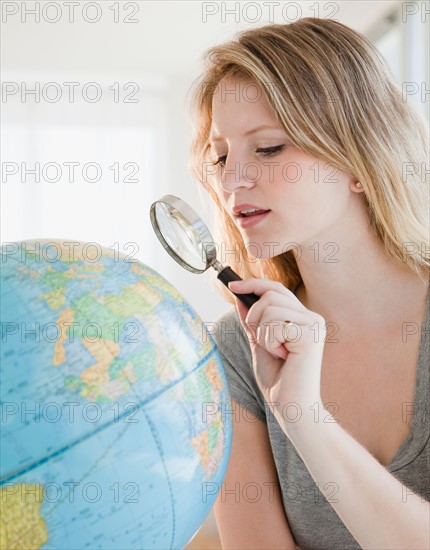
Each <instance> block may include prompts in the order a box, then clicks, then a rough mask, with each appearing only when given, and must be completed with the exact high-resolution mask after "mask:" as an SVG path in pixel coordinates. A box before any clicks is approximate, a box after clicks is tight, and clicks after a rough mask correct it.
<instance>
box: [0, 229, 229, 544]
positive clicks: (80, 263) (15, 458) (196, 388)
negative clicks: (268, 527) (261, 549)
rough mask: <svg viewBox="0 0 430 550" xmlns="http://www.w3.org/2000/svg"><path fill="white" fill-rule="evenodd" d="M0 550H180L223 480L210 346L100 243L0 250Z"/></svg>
mask: <svg viewBox="0 0 430 550" xmlns="http://www.w3.org/2000/svg"><path fill="white" fill-rule="evenodd" d="M1 327H2V335H1V337H2V345H1V395H0V398H1V428H2V430H1V451H0V452H1V454H0V464H1V471H0V475H1V478H0V496H1V498H0V503H1V515H0V517H1V519H0V541H1V542H0V545H1V549H6V548H7V549H8V550H11V549H17V550H18V549H19V550H22V549H24V548H25V549H26V550H29V549H38V548H41V549H55V550H57V549H74V550H77V549H79V550H80V549H85V548H94V549H95V548H100V549H107V548H115V549H130V550H131V549H148V550H150V549H157V550H160V549H163V550H165V549H181V548H183V547H184V546H186V545H187V543H188V542H189V541H190V540H191V539H192V537H193V536H194V535H195V533H196V532H197V530H198V529H199V527H200V526H201V524H202V523H203V521H204V519H205V518H206V516H207V515H208V513H209V511H210V509H211V507H212V505H213V503H214V501H215V499H216V496H217V494H218V491H219V490H220V489H221V484H222V481H223V479H224V475H225V472H226V467H227V463H228V460H229V455H230V449H231V439H232V423H231V416H230V415H229V414H228V410H229V406H230V394H229V390H228V385H227V380H226V376H225V373H224V370H223V364H222V359H221V357H220V355H219V351H218V349H217V347H216V344H215V342H214V340H213V338H212V337H211V336H210V334H208V332H207V330H206V326H205V325H204V323H203V322H202V321H201V320H200V318H199V316H198V315H197V314H196V312H195V311H194V310H193V309H192V308H191V307H190V306H189V305H188V304H187V303H186V301H185V300H184V298H183V297H182V296H181V295H180V293H179V292H178V291H177V290H176V289H175V288H174V287H173V286H172V285H171V284H170V283H168V282H167V281H166V280H165V279H164V278H163V277H161V276H160V275H159V274H158V273H157V272H156V271H154V270H153V269H151V268H150V267H148V266H146V265H145V264H143V263H141V262H137V261H133V260H127V258H126V257H125V256H124V255H122V254H118V253H117V252H115V251H113V250H110V249H106V248H102V247H100V246H99V245H97V244H96V243H82V242H77V241H71V240H70V241H66V240H62V241H60V240H52V241H22V242H18V243H5V244H4V245H3V246H2V251H1Z"/></svg>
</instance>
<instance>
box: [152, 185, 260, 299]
mask: <svg viewBox="0 0 430 550" xmlns="http://www.w3.org/2000/svg"><path fill="white" fill-rule="evenodd" d="M150 217H151V223H152V227H153V229H154V231H155V234H156V235H157V237H158V240H159V241H160V242H161V244H162V245H163V247H164V248H165V249H166V251H167V252H168V253H169V254H170V256H171V257H172V258H173V259H174V260H176V261H177V262H178V264H179V265H181V266H182V267H184V268H185V269H187V270H188V271H191V272H192V273H204V272H205V271H206V270H207V269H208V268H209V267H213V268H214V269H215V270H216V271H217V272H218V275H217V279H219V280H220V281H221V282H222V283H224V285H225V286H226V287H227V288H228V286H227V285H228V283H229V282H230V281H241V280H242V279H241V277H239V275H238V274H237V273H235V272H234V271H233V270H232V269H231V267H230V266H223V265H222V264H221V263H220V262H219V261H218V260H217V259H216V249H215V243H214V240H213V238H212V235H211V234H210V232H209V229H208V228H207V226H206V225H205V224H204V223H203V221H202V220H201V219H200V217H199V216H198V215H197V214H196V213H195V212H194V210H193V209H192V208H191V207H190V206H189V205H188V204H187V203H186V202H185V201H183V200H182V199H180V198H178V197H175V196H174V195H164V196H163V197H161V198H160V199H159V200H158V201H155V202H153V203H152V204H151V208H150ZM229 290H230V289H229ZM230 292H232V294H234V295H235V296H237V297H238V298H239V300H240V301H241V302H243V303H244V304H245V305H246V306H247V307H248V308H250V307H251V306H252V304H254V303H255V302H257V301H258V300H259V299H260V296H257V294H253V293H251V294H236V293H235V292H233V291H231V290H230Z"/></svg>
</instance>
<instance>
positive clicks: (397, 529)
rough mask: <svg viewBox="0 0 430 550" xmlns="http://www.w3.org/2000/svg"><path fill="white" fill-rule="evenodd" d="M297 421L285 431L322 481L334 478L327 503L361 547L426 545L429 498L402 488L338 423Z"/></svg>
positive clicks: (428, 542)
mask: <svg viewBox="0 0 430 550" xmlns="http://www.w3.org/2000/svg"><path fill="white" fill-rule="evenodd" d="M321 406H322V405H321ZM275 415H276V413H275ZM277 417H278V421H279V422H280V425H281V426H282V429H283V430H284V431H286V426H285V420H282V418H280V415H277ZM302 420H303V422H302ZM297 424H302V425H301V426H293V427H292V426H288V437H289V438H290V440H291V442H292V443H293V445H294V446H295V448H296V450H297V452H298V453H299V455H300V456H301V458H302V460H303V462H304V463H305V465H306V467H307V469H308V470H309V472H310V474H311V475H312V477H313V479H314V481H315V482H316V483H317V484H318V485H319V486H320V487H324V484H325V483H328V482H331V483H333V482H335V483H336V484H337V486H338V488H339V490H338V493H337V494H336V499H334V500H337V502H335V501H330V504H331V505H332V506H333V508H334V509H335V511H336V513H337V514H338V516H339V517H340V519H341V520H342V521H343V523H344V524H345V526H346V527H347V529H348V530H349V531H350V533H351V534H352V535H353V537H354V538H355V539H356V540H357V542H358V543H359V544H360V546H361V547H362V548H378V549H381V550H382V549H389V550H394V549H410V548H413V549H414V550H418V549H428V548H430V503H428V502H426V501H424V500H423V499H421V497H419V496H418V495H416V494H412V493H411V492H410V491H409V490H408V492H407V494H405V491H404V489H405V488H404V486H403V484H402V483H401V482H400V481H398V480H397V479H396V478H395V477H394V476H393V475H392V474H390V473H389V472H388V471H387V470H386V469H385V468H384V466H382V465H381V464H380V463H379V462H378V461H377V460H376V459H375V458H374V457H373V456H372V455H371V454H370V453H369V452H368V451H367V450H366V449H365V448H364V447H363V446H362V445H360V444H359V443H358V442H357V441H356V440H355V439H354V438H353V437H352V436H351V435H350V434H349V433H348V432H347V431H346V430H344V429H343V428H342V427H341V426H340V425H339V424H338V423H324V422H317V423H314V422H313V417H311V416H310V415H309V417H308V418H303V419H301V420H300V421H299V422H297Z"/></svg>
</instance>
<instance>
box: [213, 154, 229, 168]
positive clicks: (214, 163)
mask: <svg viewBox="0 0 430 550" xmlns="http://www.w3.org/2000/svg"><path fill="white" fill-rule="evenodd" d="M226 158H227V155H224V156H222V157H218V158H217V160H216V161H215V162H213V163H212V166H217V164H220V165H221V166H224V164H225V159H226Z"/></svg>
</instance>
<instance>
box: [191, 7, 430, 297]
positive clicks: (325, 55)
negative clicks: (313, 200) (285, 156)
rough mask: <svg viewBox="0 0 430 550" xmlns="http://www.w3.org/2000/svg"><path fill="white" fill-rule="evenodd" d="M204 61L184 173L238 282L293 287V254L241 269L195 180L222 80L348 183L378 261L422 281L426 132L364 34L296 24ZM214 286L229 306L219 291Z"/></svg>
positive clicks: (263, 32)
mask: <svg viewBox="0 0 430 550" xmlns="http://www.w3.org/2000/svg"><path fill="white" fill-rule="evenodd" d="M204 61H205V69H204V72H203V74H202V75H201V76H200V77H199V78H197V79H196V81H194V83H193V86H192V87H191V91H192V99H191V104H190V108H191V111H190V114H191V120H192V123H193V132H194V133H193V139H192V144H191V151H190V161H189V166H190V169H191V171H192V173H193V175H194V177H195V178H196V179H197V181H198V182H199V183H200V184H201V185H202V186H203V187H204V188H205V189H206V190H207V192H208V193H209V195H210V196H211V197H212V199H213V200H214V202H215V204H216V207H217V216H216V223H217V225H216V227H215V232H216V234H217V238H220V239H221V240H222V242H224V243H225V245H226V249H227V250H229V251H231V250H235V249H236V250H237V258H236V257H232V255H230V257H229V261H228V263H229V264H230V265H231V267H232V268H233V269H234V270H236V271H237V272H238V273H239V275H240V276H241V277H242V278H249V277H265V278H268V279H272V280H276V281H281V282H282V283H283V284H284V285H285V286H286V287H287V288H289V289H290V290H294V289H295V288H296V287H297V286H298V285H299V284H300V282H301V277H300V273H299V270H298V267H297V263H296V260H295V258H294V254H293V252H292V250H288V251H286V252H284V253H282V254H279V255H277V256H275V257H272V258H269V259H262V260H260V261H258V262H251V261H249V258H248V254H247V250H246V248H245V246H244V242H243V239H242V236H241V234H240V232H239V230H238V229H237V227H236V224H235V223H234V222H233V220H232V218H231V217H230V215H229V213H228V212H227V211H226V210H225V209H224V207H223V206H222V204H221V202H220V199H219V197H218V195H217V193H216V191H215V190H214V186H213V185H212V184H211V178H210V176H206V175H205V176H203V170H202V169H203V167H204V166H205V163H206V164H207V163H208V162H209V143H208V136H209V131H210V126H211V110H212V97H213V94H214V91H215V90H216V88H217V86H218V85H219V83H220V82H221V80H224V79H230V78H231V79H233V78H236V79H240V80H242V79H245V80H251V81H254V82H256V83H258V84H259V85H260V87H261V89H262V91H263V93H264V94H265V96H266V98H267V100H268V102H269V104H270V105H271V107H272V109H273V112H274V114H275V116H276V117H277V120H278V121H279V124H280V125H281V127H282V128H283V129H284V131H285V132H286V134H287V135H288V137H289V139H290V140H291V142H292V143H293V144H294V145H295V146H296V147H298V148H299V149H302V150H303V151H305V152H306V153H308V154H310V155H313V156H314V157H316V158H318V159H321V160H323V161H326V162H327V163H332V164H334V165H335V166H337V168H338V169H340V170H342V171H344V172H346V173H349V174H352V175H354V176H355V177H356V178H357V179H358V180H359V181H360V182H361V184H362V186H363V189H364V193H365V198H366V201H367V207H368V213H369V222H370V224H371V226H372V228H373V229H374V230H375V231H376V234H377V235H378V237H379V238H380V240H381V242H382V243H383V245H384V249H385V251H386V253H387V254H388V255H389V256H391V257H394V258H397V259H399V260H401V261H402V262H404V263H405V264H406V265H407V266H408V267H409V268H410V269H412V270H413V271H414V272H416V273H417V274H419V275H420V276H423V274H424V273H427V274H428V273H429V267H430V255H429V246H428V243H429V184H428V179H426V178H425V177H424V174H425V172H424V169H425V166H426V160H427V148H428V133H427V130H426V125H425V123H424V120H423V119H422V117H421V115H419V114H418V112H417V111H415V109H414V108H413V107H412V106H411V105H409V104H408V103H406V102H405V101H404V99H403V96H402V94H401V92H400V91H399V90H398V89H397V87H396V84H395V82H394V80H393V77H392V75H391V73H390V72H389V70H388V69H387V67H386V64H385V61H384V59H383V58H382V56H381V55H380V54H379V52H378V51H377V50H376V48H375V47H374V46H373V45H372V44H371V43H370V42H369V41H368V40H367V39H366V38H365V37H364V36H362V35H361V34H359V33H358V32H356V31H354V30H352V29H350V28H349V27H347V26H345V25H343V24H342V23H339V22H337V21H333V20H328V19H317V18H303V19H301V20H298V21H296V22H294V23H290V24H270V25H265V26H262V27H259V28H254V29H251V30H246V31H242V32H240V33H238V34H237V35H236V36H235V37H234V39H233V40H231V41H229V42H227V43H224V44H221V45H218V46H215V47H213V48H210V49H209V50H207V51H206V54H205V58H204ZM213 275H215V273H213ZM214 281H215V279H213V283H214ZM214 284H215V285H216V286H217V287H218V289H220V290H221V292H222V294H223V295H224V296H225V297H226V299H227V300H228V301H229V302H231V303H234V299H233V297H232V296H231V294H230V292H229V291H228V290H227V289H225V288H224V286H223V285H221V284H220V283H214Z"/></svg>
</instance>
